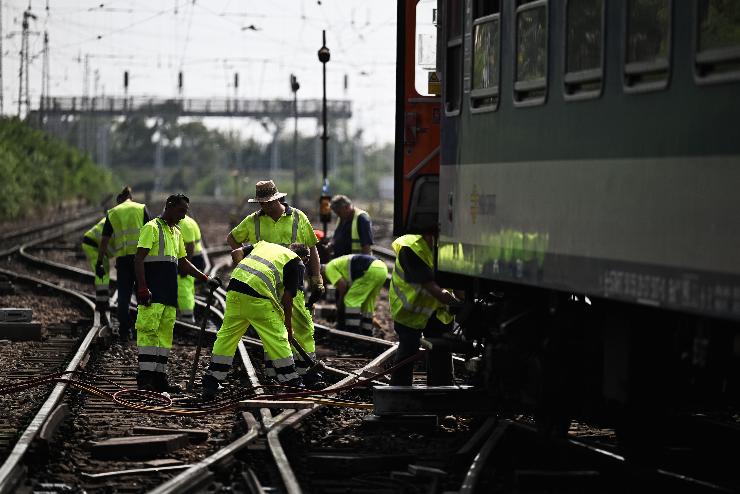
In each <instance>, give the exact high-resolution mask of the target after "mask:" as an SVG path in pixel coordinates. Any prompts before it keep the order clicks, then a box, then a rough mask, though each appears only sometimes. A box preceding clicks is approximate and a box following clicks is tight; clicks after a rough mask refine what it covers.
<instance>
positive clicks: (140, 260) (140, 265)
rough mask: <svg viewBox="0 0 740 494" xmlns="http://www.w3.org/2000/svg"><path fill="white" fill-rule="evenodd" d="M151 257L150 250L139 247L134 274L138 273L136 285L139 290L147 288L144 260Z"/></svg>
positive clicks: (135, 258)
mask: <svg viewBox="0 0 740 494" xmlns="http://www.w3.org/2000/svg"><path fill="white" fill-rule="evenodd" d="M101 245H102V244H101ZM148 255H149V249H146V248H144V247H139V248H138V249H136V257H134V273H136V285H137V286H138V287H139V288H143V287H146V276H144V258H146V256H148Z"/></svg>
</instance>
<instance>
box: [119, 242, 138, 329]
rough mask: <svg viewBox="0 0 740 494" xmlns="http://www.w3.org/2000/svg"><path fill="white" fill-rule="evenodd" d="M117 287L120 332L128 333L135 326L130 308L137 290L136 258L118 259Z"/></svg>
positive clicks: (125, 257) (122, 257)
mask: <svg viewBox="0 0 740 494" xmlns="http://www.w3.org/2000/svg"><path fill="white" fill-rule="evenodd" d="M116 285H117V286H118V326H119V331H121V332H123V331H128V330H130V329H131V328H133V326H134V324H133V321H132V320H131V313H130V312H129V308H128V307H129V304H131V296H132V295H133V294H134V289H135V288H136V273H135V272H134V256H121V257H116Z"/></svg>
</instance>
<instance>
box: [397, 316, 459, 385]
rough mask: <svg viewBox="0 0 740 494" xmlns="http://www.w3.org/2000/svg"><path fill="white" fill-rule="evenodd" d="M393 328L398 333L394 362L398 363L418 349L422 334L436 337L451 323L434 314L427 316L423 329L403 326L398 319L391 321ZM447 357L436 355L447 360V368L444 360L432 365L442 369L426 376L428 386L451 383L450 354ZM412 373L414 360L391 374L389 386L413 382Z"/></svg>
mask: <svg viewBox="0 0 740 494" xmlns="http://www.w3.org/2000/svg"><path fill="white" fill-rule="evenodd" d="M393 329H395V330H396V334H397V335H398V350H396V362H395V363H398V362H400V361H402V360H403V359H405V358H408V357H410V356H412V355H414V354H415V353H416V352H418V351H419V343H420V341H421V337H422V334H423V335H424V336H425V337H427V338H438V337H440V336H442V334H443V333H445V332H448V331H449V330H450V329H452V324H444V323H442V321H440V320H439V319H437V317H436V316H435V315H432V317H430V318H429V321H427V325H426V327H425V328H424V329H415V328H410V327H408V326H405V325H403V324H401V323H399V322H398V321H393ZM448 355H449V357H448V358H447V357H445V356H444V355H441V356H436V357H435V358H443V359H446V360H449V368H448V366H447V365H446V361H445V363H444V364H443V365H441V366H440V364H439V362H437V364H436V365H434V366H428V367H432V368H434V369H435V370H439V369H440V367H441V368H442V369H444V371H442V372H438V373H435V374H434V375H432V374H431V373H430V375H428V376H427V385H428V386H447V385H451V384H452V355H451V354H448ZM413 375H414V362H411V363H409V364H406V365H404V366H403V367H401V368H400V369H398V370H397V371H396V372H394V373H393V375H392V376H391V386H411V384H413Z"/></svg>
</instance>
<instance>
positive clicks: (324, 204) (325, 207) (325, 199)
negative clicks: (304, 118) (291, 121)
mask: <svg viewBox="0 0 740 494" xmlns="http://www.w3.org/2000/svg"><path fill="white" fill-rule="evenodd" d="M321 37H322V45H321V48H320V49H319V53H318V55H319V62H321V67H322V72H323V87H324V93H323V98H322V100H321V120H322V127H323V132H322V135H321V163H322V171H323V175H324V182H323V184H322V186H321V198H320V199H319V219H320V220H321V223H322V224H323V226H324V237H326V225H327V223H329V221H330V220H331V209H330V208H329V201H330V200H331V197H330V196H329V180H328V179H327V169H326V141H328V140H329V136H328V135H327V133H326V63H327V62H328V61H329V59H330V58H331V53H330V52H329V48H327V47H326V30H324V31H321Z"/></svg>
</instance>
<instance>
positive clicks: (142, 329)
mask: <svg viewBox="0 0 740 494" xmlns="http://www.w3.org/2000/svg"><path fill="white" fill-rule="evenodd" d="M189 203H190V200H189V199H188V198H187V197H186V196H184V195H182V194H176V195H171V196H169V197H168V198H167V201H166V203H165V207H164V211H163V212H162V215H161V216H159V217H157V218H154V219H153V220H151V221H149V222H147V224H145V225H144V226H143V227H142V228H141V233H140V234H139V241H138V243H137V246H136V259H135V261H134V265H135V269H136V281H137V290H136V298H137V299H138V301H139V314H138V316H137V317H136V331H137V335H136V344H137V346H138V347H139V373H138V375H137V376H136V381H137V383H138V385H139V389H146V390H151V391H159V392H163V391H180V388H179V387H178V386H171V385H170V384H169V383H168V381H167V360H168V357H169V354H170V348H171V347H172V330H173V328H174V326H175V313H176V307H177V278H178V276H177V274H178V270H179V272H181V273H187V274H189V275H192V276H194V277H196V278H198V279H199V280H201V281H205V282H207V283H208V284H209V286H210V287H211V288H216V287H219V286H221V281H220V280H219V279H218V278H212V279H211V278H209V277H208V276H207V275H205V274H203V272H201V271H200V270H199V269H198V268H196V267H195V266H193V265H192V264H191V262H190V261H188V259H187V252H186V250H185V243H184V241H183V238H182V234H181V233H180V229H179V228H178V227H177V224H178V222H180V221H181V220H182V219H183V218H184V217H185V215H186V214H187V212H188V207H189Z"/></svg>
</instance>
